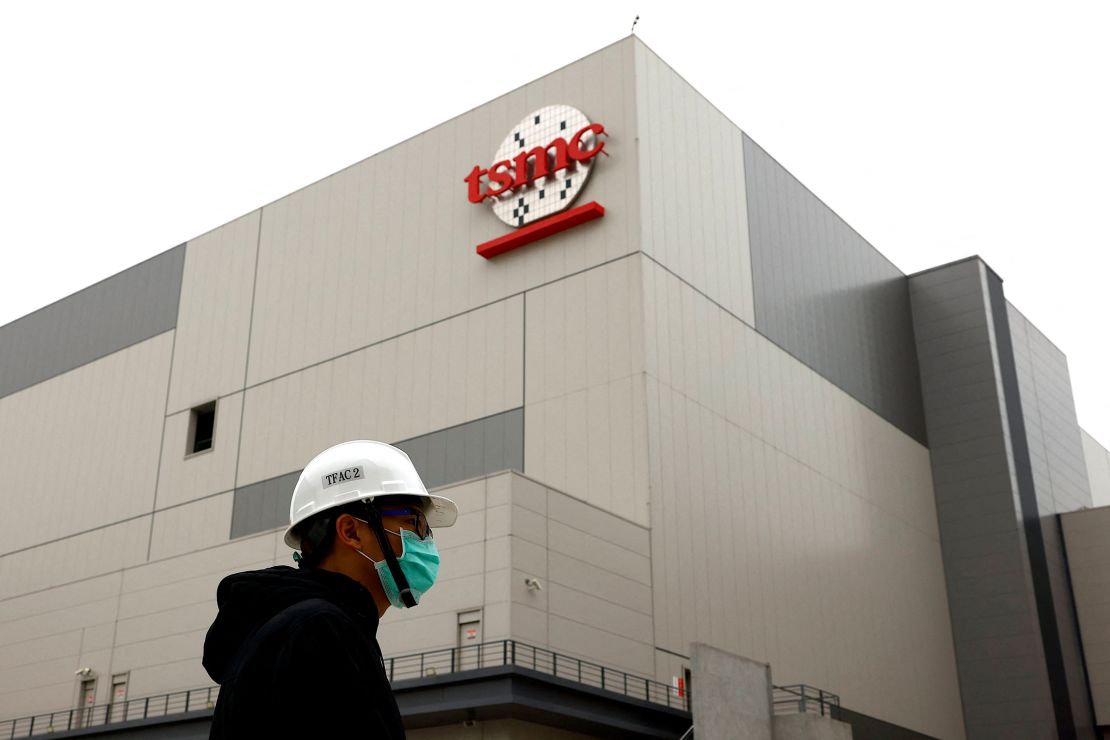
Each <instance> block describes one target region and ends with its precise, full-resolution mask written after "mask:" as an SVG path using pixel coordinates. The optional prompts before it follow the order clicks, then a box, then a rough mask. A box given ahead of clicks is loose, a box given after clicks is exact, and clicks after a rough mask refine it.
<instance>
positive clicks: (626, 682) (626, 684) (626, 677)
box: [621, 671, 628, 696]
mask: <svg viewBox="0 0 1110 740" xmlns="http://www.w3.org/2000/svg"><path fill="white" fill-rule="evenodd" d="M621 673H624V671H621ZM624 695H625V696H628V674H627V673H624Z"/></svg>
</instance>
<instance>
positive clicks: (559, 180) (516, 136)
mask: <svg viewBox="0 0 1110 740" xmlns="http://www.w3.org/2000/svg"><path fill="white" fill-rule="evenodd" d="M589 125H590V120H589V119H588V118H586V116H585V114H583V113H582V111H580V110H578V109H577V108H572V107H570V106H569V105H548V106H545V107H543V108H540V109H539V110H537V111H534V112H532V113H529V114H528V115H527V116H525V117H524V119H523V120H521V122H520V123H518V124H517V125H516V126H514V127H513V130H512V131H511V132H509V135H508V136H506V137H505V140H504V141H503V142H501V146H500V147H498V149H497V153H496V154H495V155H494V157H493V161H494V162H501V161H510V162H512V161H515V160H516V159H517V157H519V155H520V154H521V153H522V152H530V151H533V150H535V149H536V148H537V147H538V148H539V149H540V150H541V152H542V154H543V156H544V157H545V158H546V162H547V166H546V168H544V166H543V164H542V163H541V164H537V162H536V157H531V158H526V159H525V160H524V161H525V167H526V168H527V173H522V174H525V176H524V177H523V178H520V179H521V180H524V181H526V183H525V184H524V185H520V186H518V187H515V188H512V189H510V190H506V191H505V192H503V193H501V194H500V195H497V196H494V197H492V198H491V199H490V200H491V202H492V203H493V212H494V213H496V214H497V217H498V218H500V219H501V220H502V221H504V222H505V223H507V224H509V225H510V226H525V225H527V224H530V223H532V222H533V221H538V220H540V219H541V218H545V217H546V216H550V215H551V214H553V213H558V212H559V211H561V210H563V209H565V208H567V207H569V206H570V204H571V203H573V202H574V199H575V198H576V197H578V193H579V192H581V191H582V186H583V185H585V184H586V180H587V178H589V176H590V164H591V162H592V161H593V160H592V159H586V160H584V161H580V160H576V159H574V158H570V159H569V166H567V167H565V168H563V169H559V168H558V167H557V159H558V152H557V151H556V150H555V149H553V148H549V146H550V145H551V144H552V143H553V142H555V141H557V140H560V139H561V140H563V141H569V140H571V138H572V137H574V135H575V134H576V133H578V132H581V131H582V130H583V129H585V128H587V127H588V126H589ZM596 140H597V135H596V134H595V133H594V132H593V131H586V132H583V134H582V135H581V137H580V139H578V140H576V142H575V143H576V144H579V145H580V146H581V148H583V149H588V148H590V147H593V146H594V145H595V142H596ZM538 156H539V153H537V157H538ZM537 167H540V168H541V169H544V171H545V172H546V174H545V175H544V176H542V177H535V179H534V180H533V176H534V175H535V174H536V168H537Z"/></svg>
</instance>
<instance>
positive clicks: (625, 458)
mask: <svg viewBox="0 0 1110 740" xmlns="http://www.w3.org/2000/svg"><path fill="white" fill-rule="evenodd" d="M591 127H592V128H591ZM577 134H582V135H581V136H579V137H578V138H573V137H575V136H576V135H577ZM512 142H516V143H515V144H514V143H512ZM560 142H561V143H560ZM499 147H500V149H499ZM506 147H507V148H506ZM533 147H540V149H541V153H540V154H539V155H537V156H535V157H532V158H531V159H530V158H529V156H528V154H527V153H528V152H529V151H530V150H531V149H532V148H533ZM517 152H520V153H523V154H524V156H523V158H521V159H520V161H519V162H518V161H517V157H519V155H517V154H516V153H517ZM495 155H496V156H495ZM499 165H500V166H499ZM414 173H418V175H419V177H418V179H416V180H414V178H413V177H412V175H413V174H414ZM587 175H588V179H587ZM499 189H500V190H501V192H494V191H497V190H499ZM490 193H493V194H492V195H491V194H490ZM491 206H492V207H491ZM934 217H937V218H943V214H934ZM529 242H530V243H529ZM1019 309H1020V307H1015V306H1013V305H1011V304H1010V303H1009V302H1008V301H1007V300H1006V296H1005V291H1004V287H1003V282H1002V278H1001V277H1000V276H998V275H997V274H996V273H995V272H994V271H993V270H992V269H991V268H990V266H989V265H987V264H986V263H985V262H983V261H982V260H981V259H979V258H977V257H974V256H972V257H969V258H967V259H966V260H962V261H959V262H956V263H952V264H947V265H942V266H938V267H936V268H933V269H930V270H926V271H923V272H920V273H916V274H913V275H906V274H904V273H903V272H902V271H900V270H899V269H898V267H896V266H895V265H893V264H891V263H890V262H889V261H888V260H887V259H886V258H884V257H883V255H882V254H880V253H879V252H878V251H877V250H876V249H875V248H874V247H873V246H872V245H871V244H869V243H868V242H867V241H866V240H865V239H863V238H862V237H861V236H860V235H859V234H858V233H857V232H856V231H854V230H853V229H852V228H851V227H850V226H849V225H848V224H846V223H845V222H844V221H843V220H842V219H840V218H839V217H838V216H837V215H836V214H835V213H834V212H832V211H831V210H830V209H829V208H828V207H827V206H826V205H825V204H824V203H822V201H821V200H820V199H819V198H818V197H817V196H816V195H814V194H813V193H811V192H810V191H809V190H807V189H806V188H805V186H803V185H802V184H801V183H800V182H798V180H796V179H795V178H794V177H793V176H792V175H791V174H790V173H789V172H787V171H786V170H785V169H784V168H783V167H782V166H780V165H779V164H778V163H777V162H776V161H775V160H774V159H773V158H772V157H771V156H770V155H769V154H768V153H767V152H765V151H764V150H763V149H762V148H760V146H759V145H758V144H756V143H755V142H754V141H753V140H752V139H750V138H749V137H748V136H746V135H745V134H744V133H743V132H742V131H741V130H740V129H739V128H737V127H736V125H734V124H733V123H732V122H731V121H729V120H728V119H727V118H726V117H725V116H724V115H723V114H722V113H721V112H720V111H719V110H717V109H716V108H715V107H713V105H712V104H711V103H710V102H709V101H707V100H706V99H704V98H703V97H702V96H701V95H699V94H698V92H697V91H696V90H695V89H694V87H692V86H691V85H690V84H688V83H687V82H686V81H685V80H683V79H682V78H681V77H680V76H679V75H678V74H677V73H676V72H675V71H674V70H672V69H671V68H670V67H669V66H667V64H666V63H665V62H663V61H662V60H661V59H660V58H659V57H657V56H656V55H655V54H654V53H653V52H652V51H651V50H650V49H649V48H648V47H647V46H645V45H644V44H643V43H642V42H640V41H639V40H638V39H636V38H635V37H629V38H626V39H623V40H621V41H619V42H617V43H615V44H613V45H611V46H608V47H606V48H604V49H602V50H600V51H598V52H596V53H594V54H591V55H590V56H587V57H585V58H583V59H581V60H579V61H577V62H574V63H573V64H570V65H568V66H566V67H564V68H562V69H559V70H557V71H554V72H552V73H551V74H549V75H547V76H545V77H542V78H540V79H538V80H536V81H534V82H531V83H529V84H527V85H525V86H523V87H521V88H519V89H517V90H514V91H512V92H509V93H507V94H505V95H503V96H501V97H499V98H497V99H495V100H492V101H490V102H488V103H486V104H484V105H481V106H479V107H477V108H474V109H473V110H471V111H469V112H467V113H464V114H462V115H460V116H458V117H456V118H454V119H451V120H450V121H447V122H445V123H443V124H441V125H439V126H437V127H435V128H433V129H430V130H428V131H425V132H423V133H421V134H418V135H416V136H414V137H413V138H411V139H408V140H406V141H404V142H401V143H399V144H397V145H396V146H394V147H392V148H390V149H387V150H385V151H383V152H380V153H378V154H376V155H374V156H372V157H370V158H368V159H365V160H363V161H361V162H359V163H357V164H354V165H352V166H350V167H348V168H347V169H345V170H342V171H340V172H337V173H335V174H334V175H331V176H329V177H327V178H325V179H323V180H321V181H319V182H316V183H313V184H311V185H308V186H307V187H305V188H303V189H301V190H298V191H297V192H294V193H291V194H290V195H288V196H286V197H284V198H281V199H280V200H277V201H275V202H273V203H270V204H267V205H265V206H263V207H261V208H258V209H257V210H254V211H252V212H250V213H247V214H245V215H243V216H242V217H240V218H238V219H236V220H234V221H232V222H230V223H227V224H225V225H223V226H220V227H218V228H215V229H213V230H212V231H210V232H208V233H206V234H203V235H200V236H198V237H196V238H195V239H191V240H189V241H188V242H187V243H185V244H182V245H180V246H177V247H175V248H173V249H170V250H169V251H166V252H163V253H161V254H159V255H158V256H156V257H153V258H152V259H150V260H148V261H146V262H143V263H141V264H139V265H136V266H134V267H132V268H131V269H129V270H126V271H124V272H122V273H120V274H118V275H115V276H113V277H110V278H108V279H106V280H104V281H102V282H99V283H97V284H95V285H92V286H90V287H88V288H86V289H85V290H82V291H81V292H79V293H76V294H74V295H72V296H69V297H67V298H65V299H63V300H60V301H58V302H57V303H54V304H52V305H50V306H47V307H45V308H43V309H41V310H39V311H36V312H34V313H32V314H30V315H28V316H26V317H23V318H21V319H19V320H17V321H15V322H13V323H10V324H8V325H6V326H3V327H0V476H2V480H3V481H4V483H3V492H4V497H5V501H6V503H5V507H4V512H5V516H4V517H3V520H2V523H0V542H2V543H3V544H2V546H0V738H3V737H9V736H10V737H22V736H26V735H30V734H34V735H38V734H42V733H46V732H53V733H54V734H56V735H62V736H64V735H65V733H70V734H78V733H82V734H95V735H97V736H103V737H116V736H119V735H118V734H114V733H120V732H122V731H124V730H127V731H128V732H130V733H131V734H129V735H128V737H140V736H141V737H155V736H157V733H159V732H165V731H167V730H168V729H169V727H170V726H172V727H173V730H174V732H176V733H179V734H177V735H175V736H177V737H191V736H194V735H195V736H197V737H205V736H206V735H207V727H206V718H207V717H209V716H210V715H211V709H210V705H211V701H212V698H213V697H214V696H215V693H214V692H215V688H213V686H212V682H211V680H210V679H209V678H208V676H207V675H206V674H205V672H204V670H203V668H202V667H201V662H200V657H201V650H202V645H203V641H204V635H205V632H206V630H207V629H208V626H209V625H210V624H211V622H212V619H213V618H214V616H215V613H216V604H215V589H216V584H217V583H218V582H219V580H220V579H221V578H222V577H223V576H225V575H227V574H228V573H231V572H234V571H238V570H245V569H253V568H262V567H267V566H270V565H274V564H288V565H291V564H292V560H291V554H292V553H291V551H290V550H289V549H288V548H287V547H286V546H285V545H284V544H283V542H282V540H281V535H282V529H283V527H284V526H285V525H286V524H287V522H288V514H289V511H288V506H289V497H290V494H291V492H292V488H293V484H294V482H295V481H296V479H297V476H298V474H299V472H300V470H301V468H302V467H303V466H304V465H305V463H306V462H307V461H308V460H309V459H311V458H312V457H313V456H314V455H315V454H316V453H318V452H319V451H321V450H323V449H324V448H326V447H328V446H330V445H332V444H335V443H337V442H340V441H344V440H349V439H376V440H382V441H386V442H391V443H394V444H397V445H398V446H400V447H402V448H403V449H405V450H406V451H407V452H408V453H409V455H410V456H411V458H412V460H413V461H414V463H415V464H416V466H417V468H418V469H419V470H420V471H421V474H422V476H423V478H424V481H425V483H426V484H427V485H428V487H429V488H432V487H435V488H437V489H438V491H439V492H440V493H442V494H443V495H446V496H449V497H450V498H452V499H453V500H455V501H456V502H457V503H458V505H459V507H460V512H461V516H460V519H459V523H458V524H457V525H456V526H455V527H453V528H450V529H445V530H442V531H441V532H437V533H436V537H437V541H438V542H439V546H440V549H441V552H442V555H443V565H442V570H441V573H440V580H439V581H438V582H437V585H436V586H435V588H434V589H432V590H431V591H430V592H429V593H428V594H427V595H426V596H425V597H424V599H423V601H422V603H421V604H420V605H419V606H418V607H417V608H415V609H411V610H406V611H405V612H403V613H402V612H401V611H399V610H395V609H394V610H390V611H389V612H388V613H387V615H386V617H385V618H384V621H383V623H382V626H381V629H380V632H379V641H380V643H381V646H382V649H383V652H384V653H385V655H386V656H392V658H393V660H391V661H390V666H389V668H390V670H391V671H392V672H393V673H394V680H395V687H396V690H397V694H398V700H399V703H400V705H401V708H402V711H403V713H404V714H405V716H406V722H407V723H408V724H409V727H410V728H411V729H410V737H413V738H416V739H417V740H420V739H424V738H447V737H450V738H456V737H457V738H466V739H471V738H495V737H496V738H508V737H513V738H526V737H528V738H530V737H535V738H550V739H551V740H556V739H558V740H564V739H569V738H578V737H675V738H677V737H679V736H680V735H681V734H682V733H683V732H684V731H685V730H686V729H687V728H688V727H689V726H690V724H691V722H692V721H693V720H692V718H691V712H690V711H689V709H690V708H689V704H688V701H687V699H688V696H689V694H690V693H693V694H694V695H697V692H698V685H697V682H696V680H695V681H693V682H692V683H691V676H690V675H689V674H688V671H689V670H690V658H689V656H690V654H691V647H690V646H691V644H692V643H695V642H700V643H705V644H708V645H711V646H713V647H716V648H719V649H721V650H725V651H728V652H731V653H734V654H737V655H741V656H745V657H747V658H750V659H753V660H756V661H760V662H764V663H767V664H769V665H770V667H771V671H772V675H773V679H774V682H775V684H776V685H779V686H781V687H783V689H782V693H781V694H780V692H776V698H778V697H780V696H781V697H782V698H783V703H784V704H786V705H791V706H796V705H797V704H798V703H797V702H796V701H795V699H796V698H797V692H796V690H793V689H791V688H789V687H795V686H802V685H804V686H806V687H808V688H807V691H810V692H812V691H816V692H818V693H817V694H816V696H818V697H819V700H818V702H817V704H818V706H819V707H820V709H821V710H824V702H825V699H826V697H827V695H834V696H835V700H833V704H834V705H835V706H834V709H835V712H834V716H837V717H838V718H839V719H841V720H843V721H845V722H848V723H849V724H850V725H851V726H852V729H853V732H854V736H855V737H856V738H869V737H876V738H880V737H893V738H902V737H904V738H918V737H935V738H946V739H947V738H955V739H958V738H965V737H967V738H1045V737H1080V738H1095V737H1100V736H1102V735H1100V733H1104V732H1105V729H1106V727H1107V726H1110V575H1108V574H1110V538H1107V537H1106V532H1107V531H1108V527H1110V508H1108V507H1107V506H1106V504H1110V453H1108V452H1107V450H1106V449H1105V448H1103V447H1102V446H1101V445H1100V444H1099V443H1098V442H1097V441H1096V440H1094V439H1093V438H1092V437H1090V435H1087V434H1086V433H1085V432H1084V431H1083V430H1082V429H1080V428H1079V426H1078V423H1077V421H1076V413H1075V407H1074V401H1073V398H1072V393H1071V387H1070V382H1069V376H1068V367H1067V362H1066V359H1065V356H1064V354H1063V353H1062V352H1061V351H1060V350H1059V349H1058V348H1057V347H1055V346H1054V345H1053V344H1052V342H1051V341H1050V340H1049V338H1047V337H1045V336H1044V335H1043V334H1042V333H1041V332H1040V331H1038V329H1037V328H1036V327H1035V326H1034V325H1033V324H1032V323H1030V322H1029V321H1028V320H1027V319H1026V318H1025V317H1024V316H1023V315H1022V313H1021V312H1020V310H1019ZM1097 504H1101V505H1102V506H1101V508H1100V507H1099V506H1097ZM387 659H388V658H387ZM192 690H195V691H192ZM813 696H815V694H813V693H810V694H809V697H810V699H811V700H812V697H813ZM812 706H814V704H813V703H812V701H811V702H810V703H809V704H808V705H806V704H805V702H804V701H803V702H802V706H800V707H799V709H800V710H801V711H809V710H811V708H812ZM830 711H831V710H830ZM694 719H696V718H694ZM1099 728H1101V730H1100V729H1099ZM142 732H146V733H152V734H145V735H144V734H135V733H142ZM190 732H191V733H193V735H190V734H188V733H190Z"/></svg>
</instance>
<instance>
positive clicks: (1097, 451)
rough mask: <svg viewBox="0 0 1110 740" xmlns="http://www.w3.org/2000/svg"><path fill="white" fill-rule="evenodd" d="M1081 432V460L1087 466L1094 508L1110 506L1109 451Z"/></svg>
mask: <svg viewBox="0 0 1110 740" xmlns="http://www.w3.org/2000/svg"><path fill="white" fill-rule="evenodd" d="M1080 431H1081V432H1082V438H1083V458H1084V462H1085V463H1086V465H1087V481H1088V483H1089V484H1090V486H1091V503H1092V504H1093V505H1094V506H1108V505H1110V450H1107V449H1106V448H1105V447H1103V446H1102V445H1101V444H1099V443H1098V440H1096V439H1095V438H1094V437H1092V436H1091V435H1089V434H1087V433H1086V432H1083V431H1082V430H1080Z"/></svg>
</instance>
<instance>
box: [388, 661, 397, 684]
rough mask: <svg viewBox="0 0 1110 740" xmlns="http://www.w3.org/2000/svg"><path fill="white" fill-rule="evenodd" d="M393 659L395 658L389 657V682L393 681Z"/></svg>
mask: <svg viewBox="0 0 1110 740" xmlns="http://www.w3.org/2000/svg"><path fill="white" fill-rule="evenodd" d="M395 660H396V658H390V659H389V682H390V683H393V661H395Z"/></svg>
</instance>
